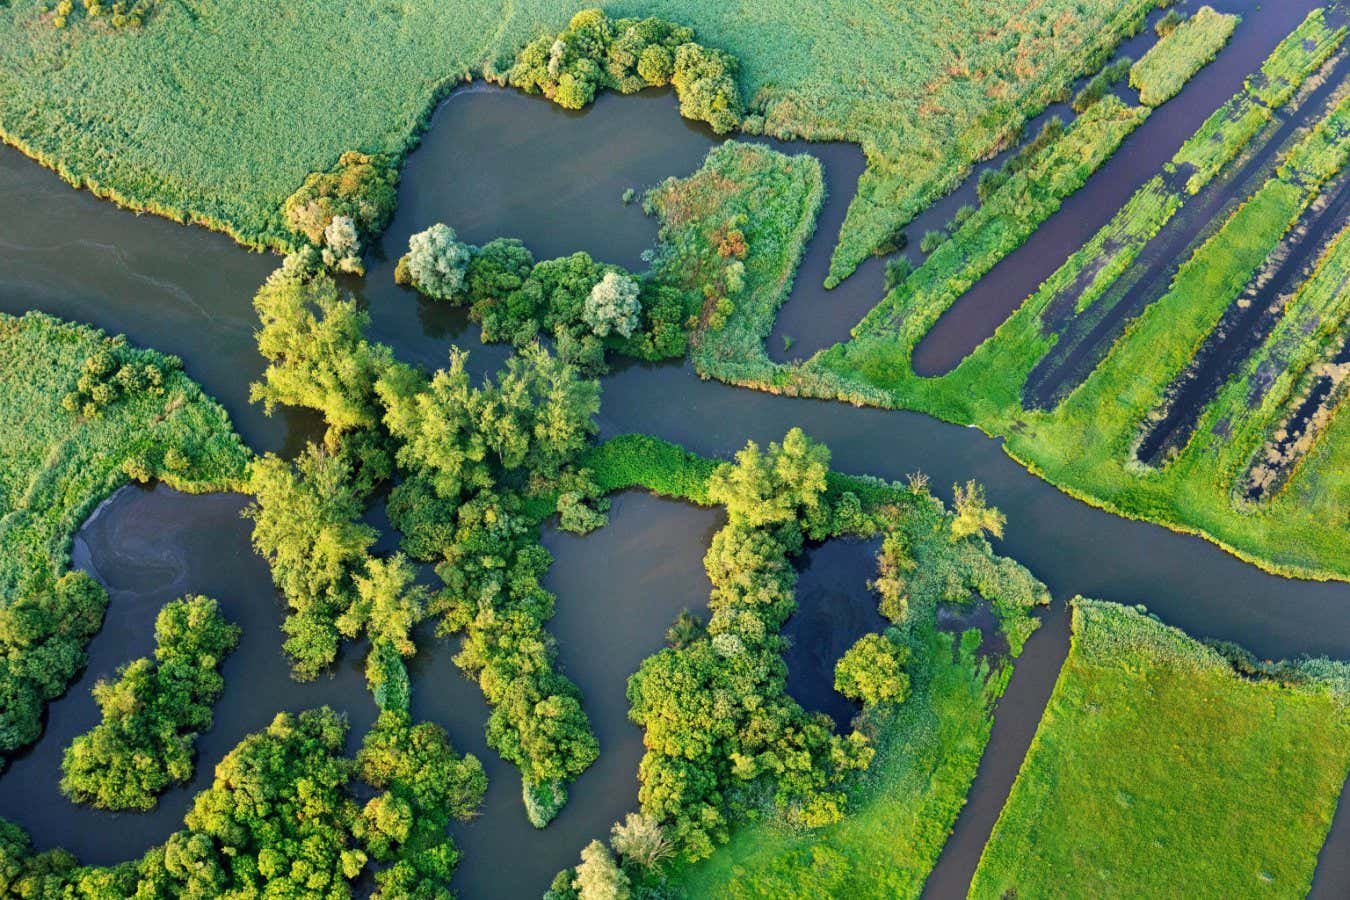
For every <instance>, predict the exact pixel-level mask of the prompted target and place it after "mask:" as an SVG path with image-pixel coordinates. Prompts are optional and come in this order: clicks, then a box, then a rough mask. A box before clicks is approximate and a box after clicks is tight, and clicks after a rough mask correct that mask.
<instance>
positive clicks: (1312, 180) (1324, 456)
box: [760, 31, 1350, 579]
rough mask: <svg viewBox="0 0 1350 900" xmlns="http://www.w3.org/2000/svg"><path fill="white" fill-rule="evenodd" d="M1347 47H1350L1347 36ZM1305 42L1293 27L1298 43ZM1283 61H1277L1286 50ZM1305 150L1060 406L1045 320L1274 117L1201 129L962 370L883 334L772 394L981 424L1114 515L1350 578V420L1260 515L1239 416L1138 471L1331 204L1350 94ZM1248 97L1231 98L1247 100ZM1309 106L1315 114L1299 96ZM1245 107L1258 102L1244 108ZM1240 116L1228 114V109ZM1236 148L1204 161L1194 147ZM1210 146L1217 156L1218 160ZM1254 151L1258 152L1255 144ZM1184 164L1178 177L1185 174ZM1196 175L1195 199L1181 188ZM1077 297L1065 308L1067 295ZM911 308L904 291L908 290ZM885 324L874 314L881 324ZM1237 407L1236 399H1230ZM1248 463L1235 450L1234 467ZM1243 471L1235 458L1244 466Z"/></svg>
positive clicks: (1210, 423)
mask: <svg viewBox="0 0 1350 900" xmlns="http://www.w3.org/2000/svg"><path fill="white" fill-rule="evenodd" d="M1336 40H1339V38H1336ZM1291 41H1292V42H1301V41H1302V38H1301V37H1299V33H1298V32H1297V31H1296V32H1294V33H1293V34H1292V35H1291V36H1290V37H1288V38H1286V39H1285V42H1284V44H1282V45H1281V46H1282V47H1283V46H1286V45H1287V44H1288V43H1290V42H1291ZM1278 52H1279V51H1277V53H1278ZM1344 93H1345V92H1344V91H1343V92H1342V93H1341V99H1340V100H1339V101H1337V102H1334V103H1333V106H1332V110H1331V112H1330V113H1329V114H1327V115H1326V116H1325V117H1324V120H1323V121H1322V122H1321V123H1319V124H1318V126H1317V127H1315V128H1313V129H1312V130H1311V131H1310V132H1308V133H1306V134H1304V135H1303V136H1302V137H1301V138H1299V139H1298V140H1297V141H1296V143H1295V144H1294V146H1293V147H1292V148H1291V149H1290V151H1289V153H1288V154H1287V156H1286V158H1285V159H1284V160H1283V161H1282V163H1281V165H1280V166H1279V168H1278V171H1277V174H1276V175H1275V176H1274V177H1272V178H1271V179H1270V180H1269V181H1268V182H1267V183H1266V184H1265V185H1264V186H1263V187H1261V188H1260V190H1258V191H1257V192H1256V194H1255V195H1254V196H1252V197H1251V198H1248V202H1247V203H1246V204H1245V205H1244V206H1243V207H1242V208H1241V209H1240V210H1239V211H1238V212H1237V213H1236V214H1235V215H1234V216H1233V217H1232V218H1231V219H1230V220H1229V221H1228V222H1227V223H1226V224H1224V223H1219V224H1220V225H1221V226H1222V230H1221V231H1220V233H1219V235H1217V236H1215V237H1213V238H1211V239H1210V240H1209V241H1208V242H1207V243H1206V244H1205V245H1204V246H1203V247H1201V248H1200V250H1199V251H1198V252H1197V253H1196V254H1195V257H1194V258H1193V259H1191V260H1188V261H1185V263H1184V264H1183V265H1182V266H1181V267H1180V269H1179V271H1178V273H1177V276H1176V278H1175V280H1174V281H1173V283H1172V284H1171V286H1170V289H1169V290H1168V291H1167V292H1166V293H1165V295H1164V296H1163V297H1162V298H1161V299H1160V300H1158V301H1156V302H1154V303H1152V304H1150V305H1149V306H1148V307H1147V308H1145V309H1144V311H1143V312H1142V313H1141V314H1140V315H1139V316H1138V317H1137V318H1136V319H1135V320H1134V321H1133V322H1132V323H1131V324H1130V325H1129V327H1128V328H1127V330H1126V331H1125V332H1124V333H1123V334H1122V335H1121V336H1120V337H1119V338H1118V339H1117V340H1116V341H1115V344H1114V346H1113V347H1112V349H1111V350H1110V351H1109V353H1108V354H1107V356H1106V357H1105V359H1104V360H1103V362H1102V363H1100V364H1099V365H1098V366H1097V368H1096V370H1095V371H1094V372H1093V373H1091V374H1090V375H1089V377H1088V378H1087V379H1086V380H1085V381H1084V383H1083V384H1081V385H1079V386H1078V387H1077V389H1076V390H1074V391H1073V392H1072V393H1071V394H1070V396H1069V397H1068V398H1067V399H1066V400H1065V401H1064V402H1062V403H1061V404H1060V405H1059V406H1058V407H1057V408H1055V409H1053V410H1051V411H1049V412H1039V411H1028V410H1025V409H1024V408H1023V407H1022V404H1021V392H1022V386H1023V384H1024V383H1025V381H1026V378H1027V375H1028V373H1030V372H1031V370H1032V369H1033V367H1034V366H1035V365H1036V363H1037V362H1038V361H1039V360H1040V359H1041V358H1042V357H1043V356H1044V354H1045V353H1046V352H1047V351H1048V350H1049V349H1050V348H1051V347H1052V346H1053V345H1054V341H1055V334H1056V331H1057V326H1053V325H1052V326H1047V323H1046V321H1045V319H1044V316H1045V314H1046V311H1047V310H1048V309H1049V308H1050V304H1051V303H1052V302H1053V301H1055V300H1056V299H1057V298H1058V299H1059V300H1060V302H1059V303H1058V304H1057V305H1056V309H1057V310H1058V313H1057V315H1063V314H1064V313H1065V310H1064V308H1063V306H1064V302H1066V301H1068V300H1072V306H1071V307H1070V310H1069V311H1070V312H1072V313H1073V314H1078V313H1081V312H1083V311H1084V310H1086V309H1087V308H1088V307H1090V306H1091V305H1092V303H1094V302H1096V300H1097V299H1098V298H1099V297H1101V296H1102V295H1103V294H1104V292H1105V291H1106V290H1107V289H1108V288H1110V287H1111V286H1112V285H1113V284H1115V282H1116V280H1117V279H1118V278H1119V277H1120V276H1121V275H1122V274H1124V273H1125V271H1126V270H1127V269H1128V268H1129V266H1130V265H1131V264H1133V263H1134V261H1135V260H1136V259H1137V257H1138V255H1139V253H1140V252H1141V251H1142V250H1143V249H1144V247H1145V246H1146V244H1147V243H1148V241H1149V240H1150V239H1152V238H1153V237H1154V236H1155V235H1156V234H1158V232H1159V231H1160V230H1161V229H1162V228H1164V227H1166V226H1167V225H1168V224H1169V222H1171V221H1173V220H1174V216H1175V214H1176V213H1177V211H1178V210H1179V209H1182V208H1184V206H1185V205H1186V203H1187V202H1188V198H1189V197H1190V195H1191V192H1192V190H1198V189H1199V187H1202V186H1203V185H1205V184H1207V183H1209V182H1210V180H1211V179H1212V178H1214V177H1218V175H1219V174H1220V173H1221V172H1223V171H1225V170H1226V168H1227V167H1228V166H1229V164H1230V161H1231V159H1233V158H1236V157H1237V156H1238V155H1239V154H1242V153H1250V152H1256V151H1258V150H1265V149H1267V148H1268V147H1269V145H1270V141H1271V139H1272V136H1273V134H1274V133H1275V130H1276V127H1277V126H1276V121H1275V120H1274V119H1269V118H1268V117H1266V116H1259V118H1258V119H1257V122H1258V124H1259V123H1260V122H1261V121H1264V122H1265V123H1266V124H1265V125H1264V126H1261V127H1258V128H1256V130H1255V132H1254V133H1253V131H1252V129H1251V128H1250V127H1248V125H1246V124H1244V122H1245V120H1246V118H1247V117H1245V116H1243V115H1238V116H1236V117H1234V116H1232V115H1229V114H1228V113H1224V114H1223V115H1221V116H1220V117H1217V118H1215V117H1212V118H1211V119H1210V120H1209V121H1208V122H1207V123H1205V125H1203V126H1202V128H1201V130H1200V131H1201V134H1202V135H1203V137H1202V138H1197V141H1193V142H1191V143H1188V144H1187V146H1185V147H1183V148H1182V151H1181V152H1180V153H1179V154H1178V156H1177V159H1176V160H1174V161H1173V162H1172V163H1170V164H1169V165H1168V166H1165V167H1164V171H1163V172H1162V173H1161V174H1160V175H1159V176H1157V177H1155V178H1154V179H1151V180H1150V181H1149V182H1147V183H1145V185H1143V186H1142V187H1141V188H1140V189H1139V190H1138V191H1137V192H1136V193H1135V195H1134V196H1133V197H1132V198H1131V199H1130V201H1129V202H1128V203H1127V204H1126V205H1125V206H1124V207H1123V208H1122V209H1121V211H1120V212H1119V213H1118V214H1117V215H1116V216H1115V218H1114V219H1113V220H1112V221H1111V222H1110V223H1108V224H1107V225H1106V226H1105V227H1103V228H1102V229H1101V231H1099V232H1098V234H1097V235H1096V236H1094V237H1093V238H1092V239H1090V240H1089V241H1088V243H1087V244H1085V245H1084V247H1083V248H1082V249H1080V250H1079V251H1078V252H1076V253H1075V254H1073V255H1072V256H1070V258H1069V259H1068V261H1066V263H1065V264H1064V265H1063V266H1062V267H1061V268H1060V269H1059V270H1058V271H1056V272H1055V273H1054V274H1052V275H1051V276H1050V278H1048V279H1047V280H1046V282H1045V283H1044V284H1043V285H1042V286H1041V288H1040V289H1039V290H1038V291H1036V292H1035V293H1034V294H1032V296H1031V297H1029V298H1028V299H1027V300H1026V301H1025V302H1024V303H1023V304H1022V306H1021V307H1020V308H1019V309H1018V310H1017V311H1016V312H1015V313H1014V314H1013V315H1012V316H1010V317H1009V318H1008V319H1007V320H1006V321H1005V322H1004V323H1003V324H1002V325H1001V326H1000V327H999V329H998V330H997V332H996V333H995V334H994V336H993V337H991V338H990V339H989V340H987V341H985V342H984V343H983V344H981V345H980V346H979V347H978V348H977V349H976V350H974V351H973V352H972V353H971V354H970V355H969V356H967V357H966V358H965V359H964V360H963V361H962V362H961V364H960V365H958V366H957V368H956V369H954V370H953V371H952V372H950V373H948V374H946V375H943V376H941V377H935V378H922V377H919V376H918V375H917V374H916V373H915V372H914V371H913V368H912V366H911V365H910V354H911V352H912V350H913V347H914V346H915V345H916V344H917V342H918V340H919V338H921V337H922V330H921V329H918V328H911V327H910V326H909V325H907V324H906V322H905V321H903V317H902V320H901V321H900V322H898V323H891V324H888V326H887V327H885V328H882V327H880V326H879V325H875V324H874V327H872V328H871V329H869V330H868V331H867V332H866V333H861V332H862V329H860V334H859V336H858V337H856V338H855V339H854V340H852V341H849V342H846V343H844V344H840V345H836V346H835V347H832V348H829V349H827V350H825V351H822V352H821V353H819V354H817V355H816V356H815V357H814V358H812V359H811V360H808V361H806V362H805V363H803V364H800V365H797V366H782V367H778V368H777V369H775V371H774V372H773V373H772V375H771V376H770V377H769V378H767V379H765V381H764V383H763V384H761V385H760V386H761V387H764V388H765V389H768V390H774V391H780V392H784V393H795V394H802V395H809V396H816V397H825V398H837V399H844V400H848V401H850V402H855V403H868V404H873V405H878V406H889V407H901V408H908V409H917V410H921V411H924V412H927V413H930V414H932V415H936V416H939V417H941V418H944V419H948V420H950V421H954V422H959V423H962V424H972V425H976V426H978V427H979V428H981V429H982V430H984V431H985V432H987V433H989V434H992V435H995V436H999V437H1002V438H1004V439H1005V448H1006V449H1007V451H1008V452H1009V453H1010V454H1011V455H1012V456H1013V457H1014V458H1016V459H1017V460H1019V461H1020V462H1022V463H1023V464H1024V465H1026V466H1027V467H1028V468H1030V469H1031V470H1032V471H1034V472H1036V473H1037V474H1040V475H1042V476H1043V477H1045V478H1046V479H1047V480H1049V481H1051V482H1052V483H1054V484H1055V485H1057V486H1059V487H1060V488H1061V489H1063V490H1064V491H1066V492H1068V493H1070V494H1072V495H1073V496H1076V497H1079V498H1080V499H1083V500H1085V501H1087V502H1089V503H1093V504H1095V505H1098V506H1102V507H1105V508H1107V509H1109V510H1111V511H1113V512H1116V513H1119V514H1122V515H1126V516H1130V517H1134V518H1141V519H1148V520H1150V521H1155V522H1160V523H1162V524H1164V525H1166V526H1168V527H1170V528H1174V529H1178V530H1182V531H1189V532H1194V533H1199V534H1202V535H1204V536H1206V537H1207V538H1209V539H1210V540H1213V541H1214V542H1216V543H1218V544H1220V545H1221V546H1223V547H1225V548H1226V549H1228V550H1230V551H1232V552H1234V553H1236V554H1237V555H1239V556H1241V557H1242V558H1244V559H1247V560H1249V561H1252V562H1255V563H1257V564H1258V565H1261V566H1263V567H1264V568H1267V569H1269V570H1272V571H1275V572H1279V573H1281V574H1286V575H1296V576H1301V577H1311V578H1337V579H1347V578H1350V540H1347V531H1346V529H1347V527H1350V522H1347V520H1346V519H1345V516H1344V509H1345V508H1346V507H1347V505H1350V477H1348V476H1347V475H1345V474H1344V473H1345V472H1346V467H1345V465H1344V460H1345V455H1346V453H1347V451H1346V450H1343V449H1341V447H1339V446H1338V445H1337V443H1336V441H1337V436H1338V435H1342V434H1344V428H1345V426H1343V425H1341V424H1340V423H1338V422H1335V421H1333V422H1332V423H1331V427H1329V428H1328V429H1327V432H1326V434H1325V435H1324V436H1323V438H1322V439H1321V441H1320V442H1319V444H1318V446H1317V447H1316V448H1315V452H1314V453H1313V454H1311V455H1310V456H1309V458H1308V460H1307V461H1306V462H1305V463H1304V464H1303V465H1302V466H1301V467H1300V469H1299V471H1298V472H1297V473H1296V475H1295V477H1294V479H1293V480H1292V481H1291V482H1290V484H1289V485H1288V487H1287V488H1286V489H1285V490H1284V491H1283V493H1282V494H1280V495H1279V496H1278V497H1276V498H1275V499H1274V500H1273V501H1271V502H1269V503H1265V504H1261V505H1260V506H1259V507H1258V508H1251V507H1250V506H1249V505H1247V504H1243V503H1237V502H1235V501H1234V499H1233V485H1234V482H1235V479H1237V478H1238V476H1239V474H1240V473H1241V471H1242V468H1243V466H1244V465H1245V464H1246V462H1247V460H1248V459H1249V458H1250V454H1251V453H1252V452H1254V450H1255V448H1254V446H1251V445H1244V446H1243V447H1241V448H1237V447H1235V446H1228V445H1225V444H1224V441H1223V438H1222V434H1223V429H1222V428H1218V429H1217V430H1218V434H1215V431H1216V426H1219V425H1220V421H1221V419H1222V418H1223V417H1225V416H1229V415H1233V414H1234V412H1233V409H1232V407H1229V408H1226V409H1216V408H1215V407H1213V406H1211V409H1210V410H1208V411H1206V413H1205V415H1206V416H1207V418H1204V419H1202V421H1201V424H1200V427H1199V428H1198V429H1197V430H1196V437H1194V438H1193V439H1192V441H1191V442H1190V444H1189V445H1188V446H1187V447H1186V448H1185V450H1184V451H1183V452H1182V453H1181V454H1180V455H1179V456H1178V457H1177V458H1176V459H1175V460H1173V461H1171V462H1169V463H1168V464H1167V465H1166V467H1165V468H1162V469H1153V468H1148V467H1145V466H1142V465H1140V464H1138V463H1136V462H1134V461H1133V448H1134V443H1135V441H1136V440H1137V438H1138V436H1139V428H1140V423H1141V422H1143V421H1144V419H1145V418H1146V416H1147V415H1148V414H1149V412H1150V411H1151V410H1153V409H1154V408H1155V407H1156V406H1157V405H1158V403H1159V402H1161V399H1162V397H1163V396H1164V392H1165V391H1166V389H1167V386H1168V384H1170V383H1171V381H1172V380H1173V379H1174V378H1175V377H1176V376H1177V375H1178V374H1179V373H1180V372H1181V371H1182V370H1183V369H1184V368H1185V366H1186V365H1187V364H1188V363H1189V361H1190V360H1191V358H1192V356H1193V354H1194V353H1195V351H1196V349H1197V348H1198V347H1199V346H1200V345H1201V344H1202V343H1203V341H1204V340H1205V338H1206V337H1207V336H1208V335H1209V333H1210V332H1211V330H1212V329H1213V327H1214V325H1215V323H1216V322H1217V321H1218V320H1219V318H1220V316H1221V315H1222V313H1223V310H1224V309H1225V308H1226V306H1227V305H1228V304H1229V303H1231V302H1232V301H1233V300H1234V299H1235V298H1236V297H1237V295H1238V294H1239V293H1240V292H1241V290H1242V288H1243V286H1244V285H1245V284H1246V283H1247V281H1248V280H1249V279H1250V277H1251V275H1252V273H1253V272H1255V271H1256V269H1257V268H1258V267H1259V266H1260V264H1261V263H1262V261H1263V260H1264V259H1265V258H1266V257H1267V255H1268V254H1269V253H1270V252H1271V251H1272V250H1274V249H1275V248H1276V246H1277V245H1278V244H1279V242H1280V240H1281V238H1282V237H1283V235H1284V234H1285V233H1286V231H1287V230H1288V228H1289V226H1290V224H1291V223H1292V222H1293V221H1295V220H1296V219H1297V217H1298V216H1299V215H1300V214H1301V213H1302V212H1303V210H1304V209H1305V208H1306V207H1307V205H1308V204H1309V203H1311V202H1312V201H1313V200H1314V199H1315V198H1316V196H1317V194H1318V191H1319V190H1320V189H1321V183H1322V181H1323V180H1324V179H1326V178H1327V177H1329V176H1330V175H1331V174H1332V173H1335V172H1337V171H1339V170H1340V168H1341V167H1342V166H1344V164H1345V160H1346V158H1347V154H1350V134H1347V129H1346V128H1345V127H1344V120H1345V116H1346V115H1347V114H1350V106H1348V105H1347V103H1350V101H1346V100H1345V99H1344ZM1243 96H1245V89H1244V92H1241V93H1239V94H1238V95H1237V97H1236V98H1235V100H1234V101H1233V102H1234V103H1235V104H1236V103H1239V101H1242V98H1243ZM1299 96H1300V97H1301V98H1302V99H1300V100H1299V102H1300V103H1302V102H1307V99H1306V97H1304V95H1299ZM1242 102H1243V103H1245V101H1242ZM1230 111H1231V110H1230ZM1215 136H1218V137H1217V141H1216V142H1217V143H1224V144H1226V145H1227V146H1226V147H1225V149H1224V150H1223V151H1222V152H1221V153H1218V154H1215V155H1212V156H1211V155H1207V149H1205V150H1202V149H1201V148H1200V147H1199V146H1198V143H1197V142H1198V141H1205V142H1208V141H1213V140H1215ZM1207 147H1208V144H1206V148H1207ZM1253 148H1255V150H1254V149H1253ZM1183 165H1185V166H1188V168H1185V169H1183V168H1181V166H1183ZM1183 175H1184V176H1186V177H1187V178H1189V179H1190V182H1191V184H1190V186H1189V187H1190V189H1187V188H1186V187H1183V186H1182V185H1181V184H1180V182H1181V180H1182V176H1183ZM1066 292H1067V294H1068V296H1067V297H1063V296H1061V295H1063V294H1065V293H1066ZM897 296H898V292H897ZM874 323H875V320H874ZM1224 396H1225V398H1226V400H1225V402H1231V401H1232V399H1233V395H1232V394H1231V393H1229V394H1226V395H1224ZM1234 454H1236V455H1234ZM1235 460H1236V461H1235Z"/></svg>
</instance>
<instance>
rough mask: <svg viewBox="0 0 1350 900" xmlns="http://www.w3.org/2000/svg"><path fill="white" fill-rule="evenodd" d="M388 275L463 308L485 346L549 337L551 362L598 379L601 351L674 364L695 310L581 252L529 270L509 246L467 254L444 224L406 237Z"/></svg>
mask: <svg viewBox="0 0 1350 900" xmlns="http://www.w3.org/2000/svg"><path fill="white" fill-rule="evenodd" d="M394 275H395V279H396V280H397V281H398V282H399V283H400V284H406V285H409V286H411V287H413V288H415V289H416V290H418V291H419V292H420V293H422V294H424V295H426V296H427V297H431V298H433V299H437V300H445V301H449V302H451V303H454V304H456V305H462V306H467V307H468V309H469V317H470V318H471V319H473V320H474V321H476V322H478V323H479V324H480V325H481V326H482V336H483V340H484V341H504V342H509V343H512V344H515V345H516V346H517V347H520V348H525V347H528V346H529V345H530V343H532V342H533V341H534V340H535V339H536V338H537V337H538V336H539V335H541V334H546V335H551V336H553V337H554V339H555V341H556V344H557V348H558V354H559V355H560V356H561V357H562V358H563V359H565V360H566V361H567V362H569V363H572V364H573V365H576V366H578V367H579V368H581V369H582V370H583V371H586V372H601V371H603V369H604V355H605V350H606V348H613V349H616V350H619V351H621V352H623V353H627V354H629V355H631V356H637V357H639V358H642V359H648V360H656V359H667V358H672V357H678V356H683V355H684V352H685V349H686V346H687V332H688V323H689V320H690V316H691V314H692V313H693V312H694V311H695V310H696V309H697V298H693V299H691V296H690V295H688V294H687V293H686V292H685V291H683V290H681V289H680V288H679V287H677V286H675V285H671V284H666V283H664V282H662V281H661V280H659V279H655V278H652V277H647V276H644V277H641V278H639V277H635V276H633V275H630V274H628V273H626V272H624V271H623V270H622V269H620V268H619V267H617V266H611V265H606V264H603V263H600V262H597V261H596V260H594V259H592V258H591V256H590V254H588V253H582V252H578V253H573V254H572V255H571V256H564V257H561V258H559V259H550V260H544V261H542V262H539V263H536V262H535V260H534V256H533V254H531V253H530V251H529V248H527V247H526V246H525V245H524V244H522V243H521V242H520V241H518V240H515V239H514V238H498V239H496V240H493V241H490V242H488V243H487V244H485V245H483V246H482V247H476V246H473V245H472V244H464V243H460V242H459V241H458V240H456V239H455V233H454V230H453V229H451V228H449V227H447V226H445V225H435V226H432V227H431V228H430V229H428V230H427V231H424V232H421V233H419V234H415V235H413V236H412V238H411V240H410V241H409V247H408V252H407V253H406V254H405V255H404V256H403V258H402V259H400V260H399V263H398V266H397V268H396V269H395V273H394Z"/></svg>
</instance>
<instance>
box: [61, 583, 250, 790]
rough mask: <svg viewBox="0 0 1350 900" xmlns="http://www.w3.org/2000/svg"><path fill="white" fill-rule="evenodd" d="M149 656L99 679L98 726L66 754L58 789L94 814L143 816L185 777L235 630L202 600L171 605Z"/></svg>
mask: <svg viewBox="0 0 1350 900" xmlns="http://www.w3.org/2000/svg"><path fill="white" fill-rule="evenodd" d="M155 640H156V644H157V646H156V648H155V657H154V659H153V660H151V659H149V658H142V659H138V660H136V661H135V662H132V663H130V664H128V665H126V666H123V667H122V668H121V669H119V670H118V677H117V680H116V681H113V682H108V681H102V680H100V681H99V682H98V684H96V685H95V686H94V699H95V700H96V701H97V702H98V706H99V710H100V711H101V712H102V714H103V721H102V722H101V723H99V724H98V725H97V726H95V727H94V728H93V729H92V730H91V731H88V732H86V733H84V734H82V735H79V736H78V737H76V738H75V740H74V742H73V743H72V744H71V745H70V746H69V747H68V748H66V753H65V757H64V759H63V761H62V764H61V768H62V771H63V773H64V774H63V777H62V779H61V790H62V791H64V792H65V793H66V795H67V796H69V797H70V798H71V799H72V800H75V801H76V802H79V803H90V804H93V805H94V806H98V807H100V808H102V809H150V808H152V807H153V806H154V805H155V802H156V800H157V799H158V796H159V795H160V794H162V793H163V792H164V791H165V790H167V789H168V788H169V787H170V786H171V785H174V784H182V783H183V782H186V781H187V780H188V779H189V778H191V777H192V756H193V750H194V747H193V745H194V744H195V742H196V738H197V735H198V734H200V733H201V732H203V731H206V730H208V729H209V728H210V727H211V719H212V716H211V706H212V704H214V703H215V701H216V700H217V699H218V698H219V697H220V694H221V691H223V690H224V688H225V681H224V679H222V678H221V677H220V671H219V670H220V665H221V663H222V662H223V661H224V658H225V657H226V656H227V655H228V654H229V652H230V651H231V650H233V649H234V646H235V644H236V643H237V642H238V640H239V628H238V627H237V626H235V625H232V624H230V623H229V622H227V621H226V620H225V618H224V617H223V616H222V615H221V614H220V611H219V608H218V607H217V604H216V601H214V600H211V599H209V598H207V597H186V598H184V599H181V600H174V601H173V602H171V603H169V604H168V605H166V606H165V607H164V608H163V609H162V610H160V612H159V615H158V616H157V617H156V619H155Z"/></svg>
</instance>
